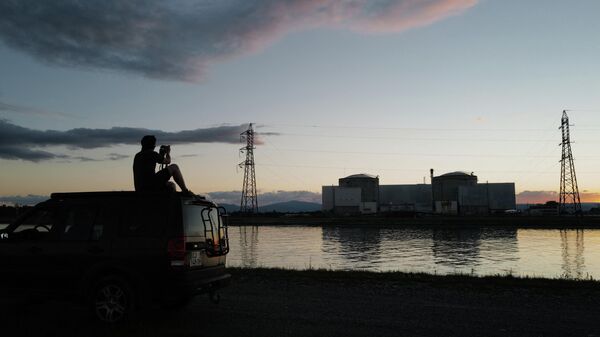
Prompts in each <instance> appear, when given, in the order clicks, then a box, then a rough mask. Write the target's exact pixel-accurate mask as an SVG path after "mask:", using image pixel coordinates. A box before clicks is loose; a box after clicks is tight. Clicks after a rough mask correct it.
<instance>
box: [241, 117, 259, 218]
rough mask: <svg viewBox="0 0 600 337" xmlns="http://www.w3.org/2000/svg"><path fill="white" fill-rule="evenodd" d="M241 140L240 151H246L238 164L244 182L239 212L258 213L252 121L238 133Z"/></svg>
mask: <svg viewBox="0 0 600 337" xmlns="http://www.w3.org/2000/svg"><path fill="white" fill-rule="evenodd" d="M240 139H241V141H244V140H245V141H246V146H245V147H242V148H241V149H240V153H244V152H245V153H246V160H244V161H243V162H241V163H240V164H239V166H240V167H244V183H243V187H242V201H241V203H240V212H242V213H258V200H257V198H256V174H255V172H254V149H255V147H254V130H253V129H252V123H250V125H248V130H246V131H244V132H242V133H241V134H240Z"/></svg>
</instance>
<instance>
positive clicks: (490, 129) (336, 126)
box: [261, 110, 600, 132]
mask: <svg viewBox="0 0 600 337" xmlns="http://www.w3.org/2000/svg"><path fill="white" fill-rule="evenodd" d="M577 111H582V110H577ZM589 111H593V110H589ZM598 112H600V110H598ZM261 127H264V128H268V127H291V128H309V129H355V130H356V129H358V130H399V131H435V132H440V131H448V132H490V131H491V132H496V131H498V132H507V131H508V132H545V131H555V130H556V129H552V128H550V129H542V128H528V129H514V128H485V129H483V128H481V129H479V128H478V129H473V128H471V129H468V128H419V127H371V126H340V125H318V124H261ZM578 130H588V131H599V130H600V127H591V128H590V127H587V128H578Z"/></svg>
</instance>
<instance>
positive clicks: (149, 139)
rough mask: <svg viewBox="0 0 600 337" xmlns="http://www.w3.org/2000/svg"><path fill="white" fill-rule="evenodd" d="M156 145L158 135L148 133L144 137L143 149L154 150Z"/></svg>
mask: <svg viewBox="0 0 600 337" xmlns="http://www.w3.org/2000/svg"><path fill="white" fill-rule="evenodd" d="M155 147H156V137H154V136H153V135H146V136H144V137H142V150H154V148H155Z"/></svg>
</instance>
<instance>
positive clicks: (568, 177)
mask: <svg viewBox="0 0 600 337" xmlns="http://www.w3.org/2000/svg"><path fill="white" fill-rule="evenodd" d="M569 126H570V125H569V116H567V110H563V115H562V119H561V125H560V128H559V129H561V130H562V142H561V143H560V144H559V145H561V146H562V158H561V159H560V164H561V165H560V201H559V210H560V213H561V214H580V213H581V199H580V198H579V187H578V186H577V176H576V175H575V163H574V161H573V152H572V151H571V135H570V131H569Z"/></svg>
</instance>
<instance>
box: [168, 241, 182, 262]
mask: <svg viewBox="0 0 600 337" xmlns="http://www.w3.org/2000/svg"><path fill="white" fill-rule="evenodd" d="M167 256H168V257H169V260H170V261H171V267H183V266H185V236H182V237H178V238H173V239H170V240H169V242H168V243H167Z"/></svg>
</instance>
